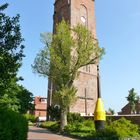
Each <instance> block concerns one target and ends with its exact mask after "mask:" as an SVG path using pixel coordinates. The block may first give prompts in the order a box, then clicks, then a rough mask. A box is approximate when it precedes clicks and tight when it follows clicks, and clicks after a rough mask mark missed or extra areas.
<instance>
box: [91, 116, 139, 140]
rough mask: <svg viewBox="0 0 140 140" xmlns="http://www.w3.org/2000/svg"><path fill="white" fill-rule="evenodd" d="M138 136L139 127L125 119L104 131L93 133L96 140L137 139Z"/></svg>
mask: <svg viewBox="0 0 140 140" xmlns="http://www.w3.org/2000/svg"><path fill="white" fill-rule="evenodd" d="M138 136H139V133H138V126H137V125H135V124H132V123H131V122H130V121H129V120H126V119H125V118H121V119H119V120H117V121H114V122H112V123H110V125H107V126H106V128H105V129H104V130H101V131H97V132H94V133H93V138H94V139H95V140H98V139H101V140H120V139H122V140H123V139H124V138H132V137H134V138H135V137H138Z"/></svg>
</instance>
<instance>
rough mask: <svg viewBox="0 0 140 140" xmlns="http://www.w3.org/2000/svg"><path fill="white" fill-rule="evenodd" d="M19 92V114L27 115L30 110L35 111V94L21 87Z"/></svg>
mask: <svg viewBox="0 0 140 140" xmlns="http://www.w3.org/2000/svg"><path fill="white" fill-rule="evenodd" d="M19 89H20V90H19V92H18V94H17V98H18V100H19V106H20V108H19V112H20V113H22V114H25V113H27V111H28V110H33V109H34V105H33V103H32V102H33V94H32V93H31V92H30V91H28V90H27V89H25V88H24V87H23V86H19Z"/></svg>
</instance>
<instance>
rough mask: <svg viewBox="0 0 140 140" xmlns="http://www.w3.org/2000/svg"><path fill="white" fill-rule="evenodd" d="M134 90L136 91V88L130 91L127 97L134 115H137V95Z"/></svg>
mask: <svg viewBox="0 0 140 140" xmlns="http://www.w3.org/2000/svg"><path fill="white" fill-rule="evenodd" d="M134 90H135V89H134V88H132V89H130V90H129V94H128V96H127V97H126V99H127V101H128V102H129V104H130V106H131V113H132V114H135V111H136V109H135V106H136V103H137V93H136V92H135V91H134Z"/></svg>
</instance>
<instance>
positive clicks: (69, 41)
mask: <svg viewBox="0 0 140 140" xmlns="http://www.w3.org/2000/svg"><path fill="white" fill-rule="evenodd" d="M41 36H42V41H43V42H44V43H45V47H44V48H43V49H42V50H41V51H40V52H39V53H38V54H37V56H36V58H35V61H34V64H33V66H32V67H33V69H34V71H35V72H37V73H39V74H40V75H43V76H48V77H49V79H50V81H51V82H52V83H53V85H54V86H55V91H54V92H55V95H54V97H55V96H56V97H57V99H58V102H59V105H60V108H61V126H62V127H61V128H62V129H63V128H64V126H65V125H67V112H68V108H69V107H70V106H71V105H72V104H73V103H74V101H75V100H76V96H75V93H76V89H75V87H73V82H74V79H76V78H77V77H78V75H79V71H78V70H79V69H80V68H81V67H84V66H86V65H92V64H97V62H98V61H99V59H100V58H101V56H102V55H103V53H104V49H102V48H100V47H99V46H98V42H97V40H95V39H94V38H93V35H92V33H91V32H90V31H89V30H88V29H87V28H86V27H85V26H83V25H80V24H78V25H77V26H75V27H72V28H71V27H70V25H69V24H67V23H66V22H65V21H64V20H62V21H61V22H60V23H59V24H58V25H57V27H56V32H55V34H53V35H51V34H50V33H47V34H41ZM55 99H56V98H55Z"/></svg>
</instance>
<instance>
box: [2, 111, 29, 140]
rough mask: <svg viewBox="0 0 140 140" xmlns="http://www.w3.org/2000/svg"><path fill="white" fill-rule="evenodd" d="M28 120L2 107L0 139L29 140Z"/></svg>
mask: <svg viewBox="0 0 140 140" xmlns="http://www.w3.org/2000/svg"><path fill="white" fill-rule="evenodd" d="M27 133H28V122H27V120H26V118H25V117H24V116H22V115H21V114H19V113H16V112H13V111H11V110H4V109H0V140H27Z"/></svg>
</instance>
